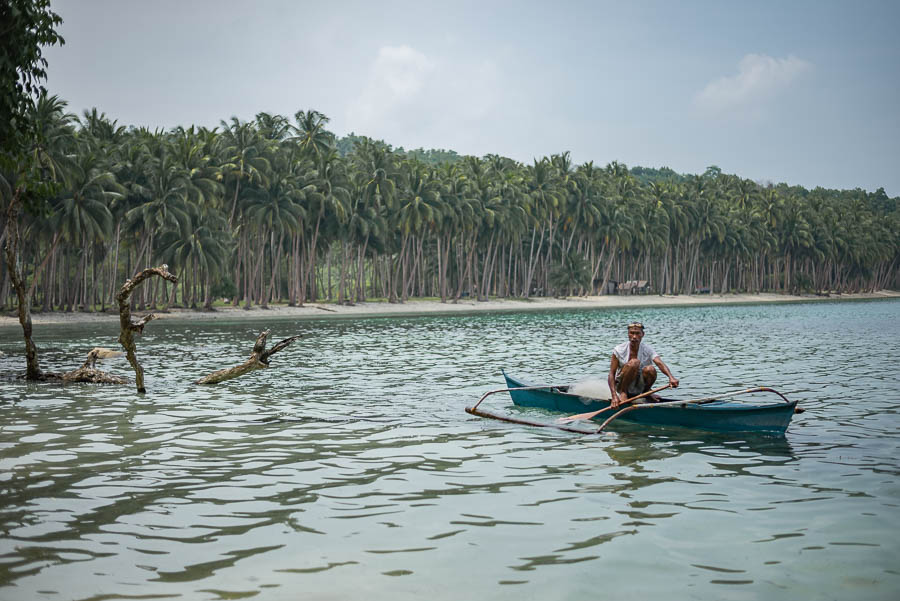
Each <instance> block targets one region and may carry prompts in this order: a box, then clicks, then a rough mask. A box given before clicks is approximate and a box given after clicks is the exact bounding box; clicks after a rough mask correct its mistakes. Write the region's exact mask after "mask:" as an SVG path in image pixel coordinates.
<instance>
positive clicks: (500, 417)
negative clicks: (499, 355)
mask: <svg viewBox="0 0 900 601" xmlns="http://www.w3.org/2000/svg"><path fill="white" fill-rule="evenodd" d="M553 388H562V386H559V385H556V386H552V385H545V386H519V387H516V388H498V389H497V390H490V391H488V392H486V393H484V394H483V395H482V396H481V398H480V399H478V402H477V403H475V405H474V406H472V407H466V413H469V414H471V415H477V416H478V417H489V418H491V419H496V420H500V421H501V422H509V423H512V424H523V425H525V426H537V427H539V428H556V429H558V430H565V431H566V432H574V433H576V434H594V430H582V429H580V428H573V427H571V426H565V425H561V424H555V423H548V422H539V421H534V420H530V419H521V418H518V417H511V416H508V415H501V414H499V413H493V412H491V411H485V410H484V409H479V408H478V405H480V404H481V402H482V401H483V400H484V399H486V398H488V397H489V396H491V395H492V394H497V393H498V392H509V391H511V390H542V389H543V390H551V389H553Z"/></svg>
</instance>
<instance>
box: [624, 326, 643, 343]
mask: <svg viewBox="0 0 900 601" xmlns="http://www.w3.org/2000/svg"><path fill="white" fill-rule="evenodd" d="M643 337H644V330H642V329H640V328H628V340H629V341H630V342H633V343H636V344H639V343H640V342H641V338H643Z"/></svg>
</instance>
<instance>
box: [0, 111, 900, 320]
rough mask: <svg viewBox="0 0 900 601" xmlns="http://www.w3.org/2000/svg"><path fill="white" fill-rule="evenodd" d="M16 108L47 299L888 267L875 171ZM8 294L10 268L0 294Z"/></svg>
mask: <svg viewBox="0 0 900 601" xmlns="http://www.w3.org/2000/svg"><path fill="white" fill-rule="evenodd" d="M29 119H31V120H32V125H33V126H34V131H35V132H37V134H36V136H35V138H34V141H33V145H32V147H31V148H30V149H29V154H30V156H31V158H32V159H33V160H34V161H35V164H38V165H40V169H41V174H42V177H43V178H45V179H46V180H48V181H52V182H56V183H57V185H56V187H55V191H56V192H55V194H54V196H53V197H52V199H51V202H50V204H49V208H48V209H47V210H44V211H41V212H39V213H38V214H27V215H25V217H24V222H23V224H22V231H23V233H24V236H23V242H22V245H23V246H22V249H21V253H20V258H19V260H20V261H21V265H22V267H23V271H24V273H25V274H26V275H28V274H31V275H30V277H31V278H33V279H34V278H36V280H37V281H36V282H34V283H35V286H34V291H35V294H34V297H33V299H34V303H35V308H40V309H43V310H96V309H101V310H102V309H103V308H105V307H106V306H108V305H110V304H111V303H112V299H113V295H114V293H115V290H116V289H117V287H118V286H121V284H122V282H123V281H124V280H125V278H127V277H129V276H130V275H131V274H132V273H134V272H135V271H136V270H138V269H142V268H144V267H148V266H151V265H157V264H160V263H167V264H168V265H169V267H170V270H171V271H172V272H173V273H178V274H179V276H180V284H179V285H178V286H177V287H172V286H169V287H168V288H166V287H164V285H162V284H158V285H157V287H156V288H155V289H154V288H152V287H148V289H147V290H142V291H141V294H140V295H138V298H137V299H136V302H137V304H138V305H139V306H141V307H143V306H145V305H150V306H154V307H159V306H173V305H182V306H205V307H210V306H211V305H212V302H213V300H214V299H216V298H220V297H227V298H228V300H229V302H231V303H234V304H238V303H241V304H243V306H245V307H251V306H253V305H261V306H263V307H265V306H267V305H268V304H269V303H273V302H287V303H289V304H292V305H293V304H302V303H304V302H315V301H320V300H324V299H333V300H336V301H337V302H341V303H345V302H360V301H364V300H366V299H372V298H384V299H388V300H391V301H403V300H406V299H408V298H410V297H437V298H440V299H441V300H444V301H446V300H452V299H458V298H461V297H465V296H471V297H473V298H475V297H477V298H479V299H485V298H487V296H488V295H491V296H499V297H528V296H531V295H541V296H548V295H562V294H584V293H596V292H597V291H606V290H609V289H610V288H609V286H608V283H609V282H611V281H613V282H623V281H626V280H646V281H648V282H649V286H650V290H652V291H653V292H656V293H665V294H688V293H693V292H696V291H697V290H698V289H703V290H711V291H713V292H717V293H718V292H729V291H749V292H759V291H778V292H792V293H797V292H807V291H808V292H812V291H819V292H821V291H843V292H853V291H864V290H873V289H880V288H885V287H895V286H896V283H897V281H896V280H897V273H898V271H897V270H898V263H897V258H898V248H900V247H898V232H900V212H898V209H897V199H896V198H888V197H887V196H886V195H885V193H884V191H883V190H878V191H877V192H875V193H867V192H865V191H862V190H841V191H837V190H824V189H820V188H817V189H815V190H812V191H810V190H806V189H804V188H801V187H788V186H785V185H778V186H761V185H759V184H757V183H754V182H752V181H749V180H745V179H741V178H739V177H737V176H734V175H727V174H724V173H721V172H720V171H719V170H718V169H716V168H714V167H712V168H710V169H708V170H707V172H706V173H704V174H703V175H691V176H682V175H678V174H676V173H674V172H672V171H670V170H667V169H664V170H652V169H642V168H635V169H633V170H629V169H627V168H626V167H625V166H624V165H621V164H618V163H611V164H609V165H607V166H606V167H602V168H601V167H596V166H594V165H593V164H592V163H585V164H583V165H573V164H572V162H571V160H570V158H569V155H568V153H562V154H558V155H553V156H550V157H547V158H542V159H539V160H535V161H534V162H533V164H530V165H523V164H520V163H517V162H515V161H513V160H510V159H507V158H503V157H500V156H495V155H488V156H486V157H484V158H475V157H469V156H466V157H460V156H458V155H456V154H455V153H453V152H447V151H413V152H405V151H403V150H402V149H397V150H394V149H392V148H391V147H390V146H388V145H386V144H385V143H383V142H379V141H373V140H371V139H368V138H364V137H356V136H350V137H348V138H343V139H340V140H337V139H335V137H334V135H333V134H331V133H330V132H329V131H327V130H326V125H327V123H328V119H327V118H326V117H325V116H324V115H322V114H321V113H318V112H316V111H300V112H298V113H297V114H296V115H295V116H294V118H293V120H291V119H289V118H286V117H283V116H280V115H270V114H266V113H260V114H259V115H257V116H256V119H255V120H254V121H252V122H243V121H240V120H238V119H237V118H232V119H231V120H230V121H228V122H225V121H223V122H222V123H221V125H220V127H218V128H215V129H212V130H210V129H205V128H196V127H189V128H186V129H185V128H182V127H179V128H176V129H173V130H171V131H165V132H163V131H155V132H154V131H148V130H147V129H136V128H126V127H123V126H119V125H118V124H117V123H116V122H114V121H111V120H110V119H108V118H107V117H106V116H105V115H103V114H100V113H98V112H97V111H96V110H94V111H90V112H86V113H85V114H84V115H83V117H82V118H80V119H79V118H76V117H75V116H74V115H71V114H69V113H67V112H66V104H65V102H63V101H61V100H59V99H58V98H56V97H53V96H50V97H48V96H46V95H44V96H41V97H39V98H38V99H37V100H36V101H35V102H34V105H33V107H32V110H31V111H30V113H29ZM4 175H5V179H6V180H7V181H10V182H11V181H13V180H14V177H15V174H14V173H7V174H4ZM8 192H9V188H7V189H6V190H5V191H4V192H3V203H4V204H6V203H8V202H9V193H8ZM3 214H4V215H5V214H6V213H5V211H4V213H3ZM4 234H5V230H4ZM35 274H36V275H35ZM14 303H15V298H14V297H13V296H11V291H10V286H9V278H8V274H7V273H6V270H5V266H4V267H3V272H2V273H0V304H3V305H4V306H5V307H12V306H14Z"/></svg>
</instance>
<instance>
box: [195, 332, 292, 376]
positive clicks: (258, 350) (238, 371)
mask: <svg viewBox="0 0 900 601" xmlns="http://www.w3.org/2000/svg"><path fill="white" fill-rule="evenodd" d="M268 335H269V330H266V331H265V332H263V333H261V334H260V335H259V336H257V338H256V344H254V345H253V352H252V353H250V357H249V358H248V359H247V360H246V361H244V362H243V363H241V364H240V365H235V366H234V367H229V368H228V369H220V370H219V371H216V372H213V373H211V374H209V375H208V376H204V377H202V378H200V379H199V380H197V381H196V382H195V383H196V384H218V383H219V382H224V381H226V380H231V379H233V378H237V377H239V376H243V375H244V374H247V373H250V372H251V371H255V370H257V369H265V368H267V367H269V357H271V356H272V355H274V354H275V353H277V352H278V351H280V350H281V349H283V348H285V347H286V346H288V345H289V344H291V343H292V342H294V341H295V340H297V339H298V338H300V336H291V337H290V338H285V339H284V340H282V341H281V342H279V343H277V344H276V345H275V346H273V347H272V348H271V349H269V350H266V337H267V336H268Z"/></svg>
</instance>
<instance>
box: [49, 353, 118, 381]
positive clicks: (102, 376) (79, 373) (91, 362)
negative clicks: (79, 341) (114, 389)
mask: <svg viewBox="0 0 900 601" xmlns="http://www.w3.org/2000/svg"><path fill="white" fill-rule="evenodd" d="M121 354H122V353H120V352H117V351H111V350H109V349H106V348H100V347H97V348H94V349H91V352H89V353H88V356H87V360H86V361H85V362H84V365H82V366H81V367H79V368H78V369H73V370H72V371H70V372H67V373H65V374H63V375H62V381H63V382H89V383H91V384H128V378H123V377H122V376H116V375H114V374H110V373H107V372H105V371H101V370H99V369H97V368H96V367H95V365H96V363H97V359H105V358H107V357H116V356H118V355H121Z"/></svg>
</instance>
